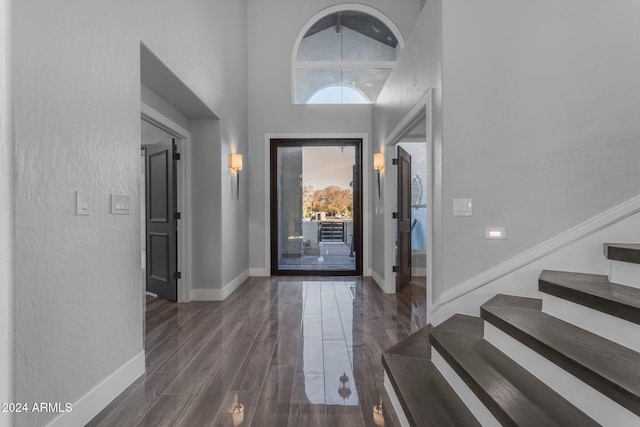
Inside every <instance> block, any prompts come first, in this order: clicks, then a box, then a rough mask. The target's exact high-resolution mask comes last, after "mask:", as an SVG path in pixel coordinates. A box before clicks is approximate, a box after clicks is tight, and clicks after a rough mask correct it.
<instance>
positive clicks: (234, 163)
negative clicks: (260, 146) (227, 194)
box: [229, 153, 242, 200]
mask: <svg viewBox="0 0 640 427" xmlns="http://www.w3.org/2000/svg"><path fill="white" fill-rule="evenodd" d="M229 169H231V170H232V171H234V172H235V173H236V200H240V171H241V170H242V154H238V153H232V154H229Z"/></svg>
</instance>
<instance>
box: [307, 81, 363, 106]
mask: <svg viewBox="0 0 640 427" xmlns="http://www.w3.org/2000/svg"><path fill="white" fill-rule="evenodd" d="M308 103H309V104H369V100H368V99H367V98H365V97H364V95H362V93H360V92H359V91H357V90H355V89H353V88H351V87H349V86H344V85H339V86H328V87H325V88H323V89H320V90H319V91H317V92H316V93H314V94H313V96H312V97H311V98H309V102H308Z"/></svg>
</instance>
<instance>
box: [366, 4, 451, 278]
mask: <svg viewBox="0 0 640 427" xmlns="http://www.w3.org/2000/svg"><path fill="white" fill-rule="evenodd" d="M441 25H442V1H441V0H430V1H428V2H427V4H426V5H425V7H424V9H423V11H422V13H421V14H420V16H419V17H418V21H417V22H416V25H415V27H414V29H413V32H412V33H411V37H410V38H409V39H408V40H407V44H406V46H405V48H404V51H403V52H402V53H401V54H400V58H399V59H398V63H397V64H396V67H395V68H394V69H393V71H392V72H391V75H390V76H389V79H388V80H387V84H386V85H385V87H384V89H383V90H382V93H381V94H380V97H379V98H378V103H377V104H376V106H375V108H374V110H373V136H372V145H373V148H372V156H373V153H376V152H384V151H385V145H386V144H387V143H388V142H389V141H386V139H385V138H386V137H387V135H389V133H390V132H392V131H393V130H394V129H395V128H396V126H397V125H398V124H399V123H400V122H401V121H402V120H403V119H404V118H405V116H406V115H407V114H409V113H410V112H411V111H412V108H413V107H414V106H415V105H416V104H417V103H418V102H419V101H420V100H421V99H422V97H423V96H424V95H425V93H426V92H427V90H428V89H429V88H432V89H433V93H434V95H433V116H432V135H433V138H434V140H435V139H438V140H441V139H442V116H441V114H442V91H441V87H442V27H441ZM386 157H387V159H386V160H387V168H386V169H385V170H384V172H383V175H382V183H381V186H382V188H383V190H384V188H385V186H384V180H385V177H386V176H387V175H388V174H394V173H396V171H395V169H394V168H393V167H391V157H392V156H390V155H387V156H386ZM366 162H368V163H369V164H371V163H372V162H373V157H372V158H371V159H369V160H367V161H366ZM371 173H372V176H373V178H375V171H373V170H372V171H371ZM425 190H426V188H425ZM377 191H378V189H377V187H374V188H372V199H373V206H372V211H373V212H374V213H375V215H374V217H373V242H372V247H373V253H372V269H373V270H374V271H375V272H376V274H377V275H379V276H380V277H384V276H385V270H386V269H390V268H391V266H390V265H385V257H384V254H385V245H386V244H393V243H392V242H385V236H384V232H383V230H384V215H391V212H393V209H394V206H384V203H383V199H384V194H383V195H382V198H381V199H379V198H378V193H377ZM436 231H438V230H436ZM434 256H435V257H436V259H437V257H438V256H439V255H438V253H437V252H436V253H434ZM436 259H434V264H436ZM434 273H437V272H436V271H434Z"/></svg>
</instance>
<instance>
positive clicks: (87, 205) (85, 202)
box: [76, 190, 91, 216]
mask: <svg viewBox="0 0 640 427" xmlns="http://www.w3.org/2000/svg"><path fill="white" fill-rule="evenodd" d="M76 215H85V216H86V215H91V193H89V192H88V191H80V190H78V191H76Z"/></svg>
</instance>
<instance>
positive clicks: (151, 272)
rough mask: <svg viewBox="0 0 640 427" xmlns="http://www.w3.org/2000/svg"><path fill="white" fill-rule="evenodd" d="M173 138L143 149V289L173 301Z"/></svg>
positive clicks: (175, 255) (175, 278) (175, 254)
mask: <svg viewBox="0 0 640 427" xmlns="http://www.w3.org/2000/svg"><path fill="white" fill-rule="evenodd" d="M175 151H176V143H175V140H170V141H164V142H160V143H158V144H154V145H152V146H149V147H146V150H145V166H146V167H145V170H146V173H145V181H146V182H145V185H146V188H145V190H146V223H147V235H146V239H147V269H146V272H147V291H149V292H152V293H154V294H156V295H158V297H160V298H166V299H168V300H171V301H176V300H177V295H178V286H177V285H178V283H177V282H178V275H177V264H178V248H177V241H178V239H177V237H178V232H177V219H176V218H175V216H174V213H175V212H176V210H177V209H176V208H177V206H176V188H177V185H176V176H175V170H176V167H175V162H176V160H175V156H174V153H175Z"/></svg>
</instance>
